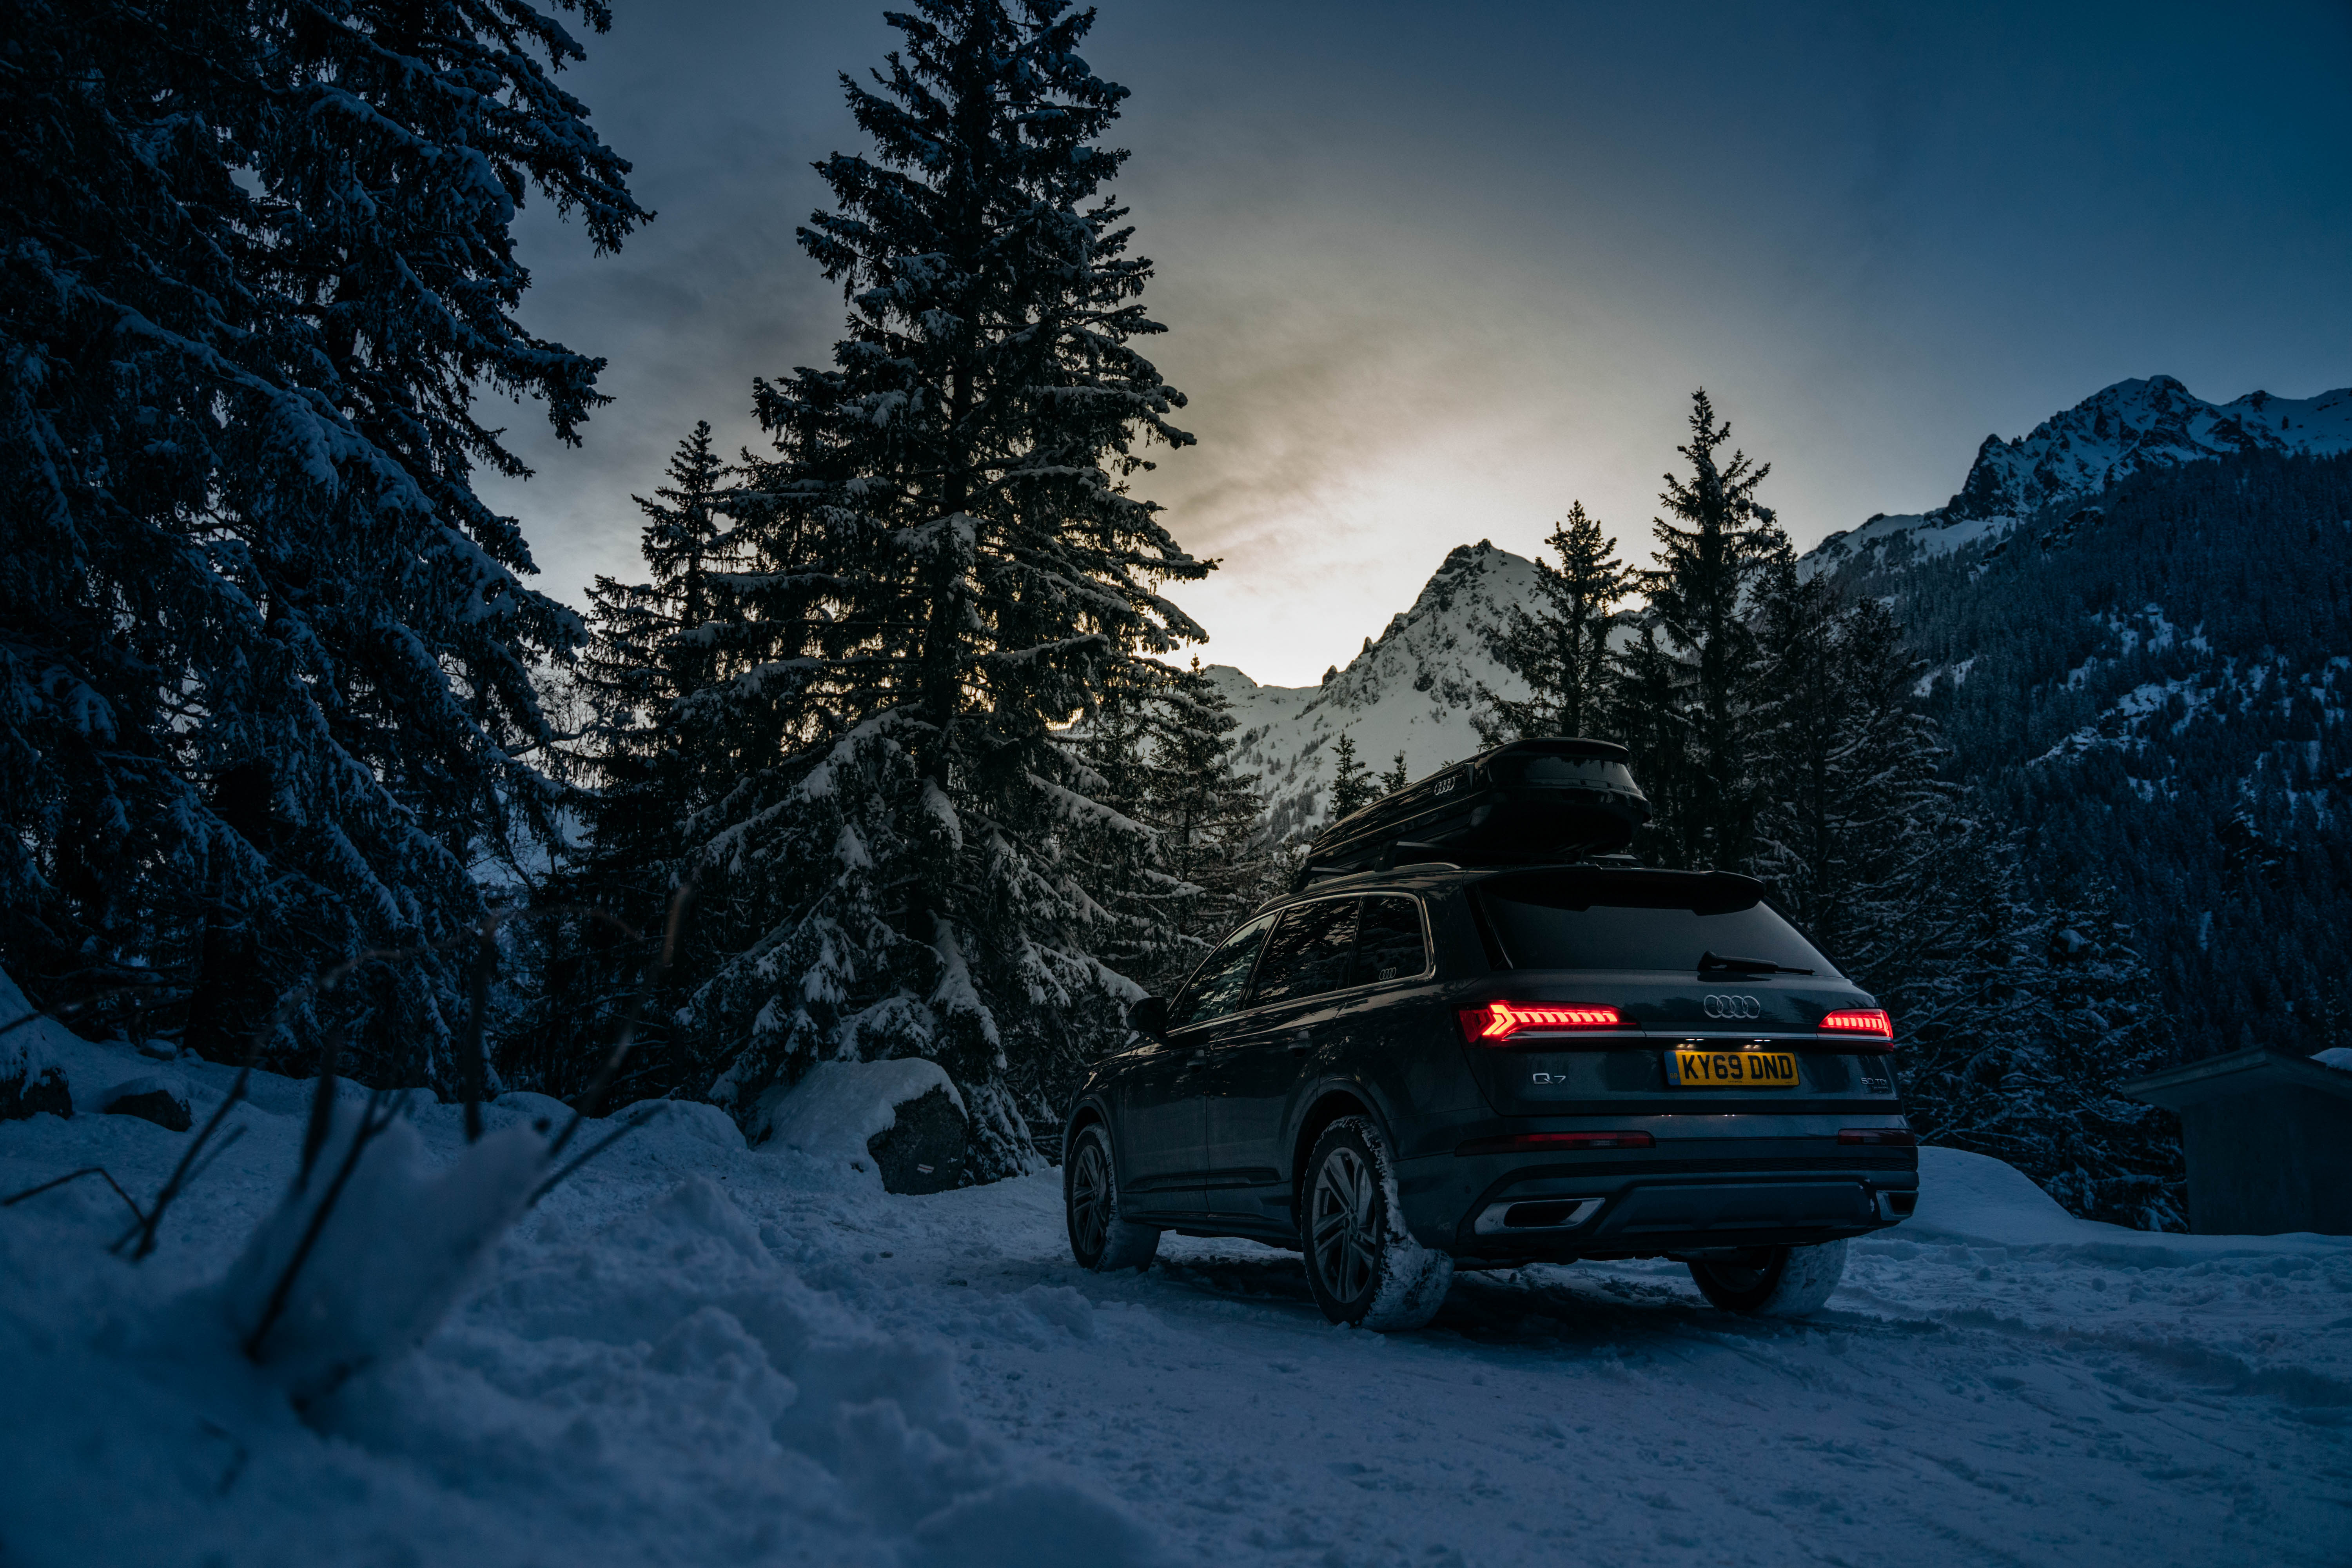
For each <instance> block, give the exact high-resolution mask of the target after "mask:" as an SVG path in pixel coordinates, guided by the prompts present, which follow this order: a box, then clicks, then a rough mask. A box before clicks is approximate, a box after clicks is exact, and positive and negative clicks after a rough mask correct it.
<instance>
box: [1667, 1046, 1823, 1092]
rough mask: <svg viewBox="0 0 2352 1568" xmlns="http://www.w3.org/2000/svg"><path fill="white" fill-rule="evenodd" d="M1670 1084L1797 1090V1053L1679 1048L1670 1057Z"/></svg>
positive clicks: (1671, 1052) (1668, 1075)
mask: <svg viewBox="0 0 2352 1568" xmlns="http://www.w3.org/2000/svg"><path fill="white" fill-rule="evenodd" d="M1666 1081H1667V1082H1668V1083H1670V1084H1672V1085H1674V1086H1675V1088H1676V1089H1794V1088H1796V1087H1797V1056H1796V1053H1795V1052H1794V1051H1700V1050H1692V1049H1689V1048H1688V1047H1682V1046H1677V1047H1675V1048H1674V1049H1673V1050H1670V1051H1668V1052H1667V1053H1666Z"/></svg>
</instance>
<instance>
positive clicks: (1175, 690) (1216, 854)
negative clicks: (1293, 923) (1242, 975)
mask: <svg viewBox="0 0 2352 1568" xmlns="http://www.w3.org/2000/svg"><path fill="white" fill-rule="evenodd" d="M1162 709H1163V714H1164V717H1163V718H1162V720H1161V722H1160V726H1159V728H1158V729H1157V730H1156V731H1155V732H1154V735H1153V738H1152V740H1153V744H1152V756H1153V762H1154V766H1153V768H1152V784H1151V789H1150V799H1149V802H1148V804H1147V806H1146V811H1145V815H1146V817H1147V819H1148V820H1149V821H1150V825H1151V826H1152V827H1153V828H1154V830H1156V831H1157V832H1158V833H1159V835H1160V848H1161V856H1162V860H1163V863H1164V865H1165V866H1166V868H1167V870H1168V873H1169V874H1170V875H1171V876H1173V877H1174V878H1176V879H1178V880H1179V881H1180V882H1181V884H1182V885H1183V886H1184V887H1186V888H1188V889H1192V893H1191V895H1190V897H1189V898H1188V899H1187V900H1186V902H1185V903H1184V904H1183V906H1182V908H1181V912H1180V913H1179V915H1178V917H1177V923H1176V926H1175V928H1174V931H1173V935H1174V936H1175V938H1176V941H1175V942H1174V943H1172V944H1171V947H1170V949H1169V951H1167V952H1165V953H1164V954H1163V955H1162V956H1161V958H1160V962H1159V963H1157V964H1156V965H1155V966H1154V967H1153V968H1152V969H1151V970H1150V971H1149V972H1147V973H1140V974H1137V975H1136V976H1135V978H1136V979H1138V980H1140V981H1143V982H1145V983H1146V984H1148V985H1150V987H1151V988H1152V989H1155V990H1160V991H1163V992H1164V991H1167V990H1171V989H1172V988H1173V986H1174V984H1176V983H1177V982H1179V981H1181V979H1182V978H1183V977H1184V976H1185V975H1186V974H1187V973H1191V971H1192V965H1193V964H1194V963H1198V962H1199V961H1200V960H1201V959H1202V957H1204V956H1205V955H1206V954H1207V952H1208V950H1209V948H1210V947H1211V946H1213V944H1214V943H1215V942H1216V940H1217V939H1218V938H1219V937H1221V936H1223V934H1224V933H1225V932H1226V931H1229V930H1230V929H1232V928H1233V927H1234V925H1235V924H1237V923H1239V921H1241V920H1242V918H1243V917H1244V916H1245V915H1247V914H1248V913H1249V912H1250V911H1251V910H1254V909H1255V908H1256V907H1257V906H1258V905H1259V904H1260V903H1262V902H1264V901H1265V900H1266V899H1268V898H1270V897H1271V896H1273V894H1274V893H1275V892H1276V890H1277V888H1278V885H1279V882H1280V879H1281V873H1280V871H1279V870H1278V869H1277V868H1276V865H1275V864H1274V860H1273V856H1272V853H1271V846H1269V845H1268V844H1267V842H1266V840H1265V830H1264V827H1263V824H1262V818H1263V816H1264V815H1265V797H1264V796H1263V795H1261V794H1260V793H1259V791H1258V787H1257V786H1258V775H1257V774H1255V773H1243V772H1241V771H1240V769H1239V768H1238V767H1237V766H1236V765H1235V763H1234V734H1233V731H1234V727H1235V721H1234V716H1233V705H1232V703H1230V702H1228V701H1227V700H1225V698H1224V695H1223V693H1222V692H1220V691H1218V690H1217V689H1216V687H1215V685H1214V684H1213V683H1212V682H1211V680H1210V679H1209V678H1208V676H1207V675H1206V674H1205V673H1204V672H1203V671H1202V668H1201V661H1200V660H1199V659H1197V658H1196V659H1194V660H1193V661H1192V668H1190V669H1189V670H1187V671H1185V672H1183V673H1182V674H1181V675H1180V676H1179V677H1178V678H1177V679H1176V680H1175V681H1174V682H1172V683H1171V688H1170V689H1169V691H1168V693H1167V694H1166V696H1165V698H1164V699H1163V702H1162Z"/></svg>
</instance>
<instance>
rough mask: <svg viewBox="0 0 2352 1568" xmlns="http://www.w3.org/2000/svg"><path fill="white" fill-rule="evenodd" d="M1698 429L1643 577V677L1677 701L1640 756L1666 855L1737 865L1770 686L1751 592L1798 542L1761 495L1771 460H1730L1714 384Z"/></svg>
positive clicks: (1638, 766)
mask: <svg viewBox="0 0 2352 1568" xmlns="http://www.w3.org/2000/svg"><path fill="white" fill-rule="evenodd" d="M1690 433H1691V434H1690V441H1689V443H1688V444H1687V445H1685V446H1681V447H1675V450H1676V451H1677V452H1679V453H1681V454H1682V456H1683V457H1684V458H1685V459H1687V460H1688V461H1689V463H1690V465H1691V469H1692V472H1691V475H1690V477H1689V478H1688V479H1684V478H1682V477H1680V476H1678V475H1675V474H1671V473H1670V474H1668V475H1666V476H1665V482H1666V488H1665V489H1664V491H1663V492H1662V493H1661V494H1660V496H1659V499H1660V500H1663V501H1664V503H1665V507H1666V510H1667V512H1668V514H1669V518H1671V520H1672V521H1669V518H1660V519H1658V520H1656V521H1655V522H1654V533H1655V535H1656V538H1657V542H1658V561H1659V564H1658V565H1657V566H1656V567H1654V568H1649V569H1644V570H1643V571H1640V572H1638V573H1636V574H1635V576H1636V579H1637V580H1638V582H1639V584H1640V586H1641V588H1642V590H1643V595H1645V597H1646V600H1647V603H1646V605H1645V608H1644V610H1643V625H1644V627H1645V629H1646V630H1647V631H1648V632H1649V633H1651V634H1652V636H1651V637H1647V638H1645V639H1644V641H1643V644H1642V645H1641V648H1642V651H1641V653H1640V654H1638V655H1637V656H1636V658H1637V661H1643V660H1645V661H1646V662H1643V663H1642V664H1641V668H1640V669H1639V670H1638V672H1637V674H1636V677H1635V680H1636V684H1637V685H1639V686H1641V687H1643V688H1646V689H1654V690H1652V692H1651V695H1653V696H1654V697H1656V698H1660V699H1664V700H1667V701H1668V702H1669V703H1670V705H1671V706H1670V708H1669V709H1668V710H1667V711H1666V712H1664V713H1660V714H1657V715H1655V716H1654V717H1649V718H1642V717H1640V716H1635V720H1636V722H1637V724H1638V725H1639V727H1640V729H1641V731H1643V732H1645V737H1646V738H1645V745H1646V746H1647V747H1648V748H1650V749H1648V750H1646V751H1643V752H1636V753H1635V757H1634V763H1635V772H1636V774H1637V776H1639V777H1641V778H1642V779H1643V781H1644V785H1645V789H1646V786H1647V784H1648V783H1649V781H1651V780H1656V781H1657V783H1658V785H1659V789H1658V792H1657V793H1656V794H1655V795H1653V799H1652V805H1653V806H1654V808H1656V815H1655V816H1654V818H1653V819H1652V822H1651V825H1650V829H1649V839H1650V842H1651V844H1652V845H1653V847H1654V851H1655V853H1656V855H1657V857H1658V858H1660V859H1661V860H1663V861H1664V863H1665V864H1668V865H1673V866H1690V867H1703V866H1717V867H1722V868H1726V869H1732V868H1738V867H1740V866H1743V865H1745V864H1746V863H1747V860H1748V855H1749V854H1750V853H1751V851H1752V849H1753V847H1754V844H1755V816H1756V808H1757V794H1756V781H1755V778H1754V776H1753V771H1752V765H1751V759H1750V757H1749V755H1748V721H1749V718H1750V715H1751V713H1752V711H1753V710H1754V708H1755V706H1756V703H1757V701H1758V700H1759V689H1758V685H1757V658H1756V632H1755V628H1754V627H1753V626H1751V625H1750V622H1749V611H1750V609H1751V605H1750V603H1749V598H1750V595H1751V594H1752V592H1753V589H1754V588H1755V585H1756V584H1757V580H1758V578H1759V574H1761V573H1762V572H1763V570H1764V568H1765V567H1766V565H1767V564H1768V563H1769V562H1770V561H1771V560H1772V559H1773V558H1774V557H1776V556H1778V555H1781V554H1784V553H1786V552H1787V551H1788V548H1789V542H1788V539H1787V537H1786V536H1785V535H1783V534H1782V533H1781V531H1780V529H1779V527H1778V526H1776V525H1775V523H1774V522H1773V517H1772V511H1771V510H1770V509H1769V508H1768V507H1766V506H1764V505H1762V504H1761V503H1760V502H1759V501H1758V500H1756V489H1757V487H1758V486H1759V485H1760V484H1762V483H1763V482H1764V479H1765V477H1766V476H1767V475H1768V474H1769V473H1770V472H1771V471H1772V470H1771V465H1770V464H1769V463H1768V464H1765V465H1763V466H1761V467H1759V466H1757V465H1755V464H1754V463H1752V462H1751V461H1750V460H1749V459H1748V456H1747V454H1746V453H1744V452H1740V451H1737V450H1735V451H1734V452H1733V453H1732V454H1731V458H1730V460H1729V461H1728V462H1725V461H1721V460H1719V458H1718V457H1717V454H1718V453H1719V452H1720V450H1721V448H1722V447H1724V446H1725V444H1726V443H1727V442H1728V441H1729V440H1730V439H1731V426H1729V425H1728V424H1725V425H1721V426H1718V425H1717V424H1716V422H1715V405H1714V404H1713V403H1711V402H1710V401H1709V400H1708V398H1707V395H1706V391H1705V390H1704V389H1702V390H1700V391H1698V392H1696V393H1694V394H1692V395H1691V412H1690ZM1661 655H1663V656H1664V659H1665V660H1666V661H1670V662H1662V661H1661V659H1660V658H1659V656H1661ZM1622 711H1623V709H1622V705H1621V712H1622ZM1669 717H1671V719H1672V720H1673V722H1669V721H1668V719H1669Z"/></svg>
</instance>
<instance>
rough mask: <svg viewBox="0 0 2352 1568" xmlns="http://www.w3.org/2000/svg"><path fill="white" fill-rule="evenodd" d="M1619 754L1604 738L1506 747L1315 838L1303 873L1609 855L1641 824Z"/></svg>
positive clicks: (1636, 794)
mask: <svg viewBox="0 0 2352 1568" xmlns="http://www.w3.org/2000/svg"><path fill="white" fill-rule="evenodd" d="M1626 759H1627V753H1626V751H1625V748H1624V747H1622V746H1620V745H1616V744H1613V743H1612V742H1608V741H1583V740H1576V741H1570V740H1545V741H1515V742H1512V743H1511V744H1509V745H1507V746H1497V747H1496V748H1495V750H1493V751H1491V752H1481V753H1479V754H1478V755H1477V756H1475V757H1473V758H1471V759H1470V760H1469V761H1468V762H1466V763H1454V765H1452V766H1451V767H1448V768H1444V769H1442V770H1440V771H1439V772H1437V773H1433V774H1432V775H1430V776H1429V777H1428V778H1425V779H1423V780H1422V781H1421V782H1420V783H1419V784H1413V785H1411V786H1410V787H1408V788H1405V789H1401V790H1398V791H1397V792H1396V793H1395V794H1393V795H1383V796H1381V798H1380V799H1379V800H1376V801H1374V802H1372V804H1371V805H1368V806H1365V807H1364V808H1363V809H1362V810H1360V811H1357V812H1353V813H1351V814H1349V816H1344V817H1341V818H1340V819H1339V821H1337V822H1335V823H1333V824H1331V826H1328V827H1327V828H1325V829H1324V830H1323V831H1322V832H1321V833H1320V834H1318V835H1317V836H1316V839H1315V844H1314V847H1313V848H1312V849H1311V850H1310V851H1309V852H1308V856H1307V868H1308V870H1309V871H1310V872H1313V871H1333V870H1346V871H1359V870H1371V869H1379V868H1387V867H1391V866H1394V865H1396V864H1398V863H1399V862H1400V861H1405V860H1451V861H1454V863H1455V864H1457V865H1463V866H1519V865H1528V864H1534V863H1540V862H1544V861H1557V860H1575V859H1582V858H1587V857H1590V856H1594V855H1613V854H1616V853H1617V852H1619V851H1620V850H1622V849H1623V848H1624V847H1626V846H1627V845H1628V844H1631V843H1632V842H1633V830H1634V829H1635V828H1637V827H1639V826H1642V824H1643V823H1644V822H1647V821H1649V820H1650V802H1649V799H1648V797H1647V796H1645V795H1643V794H1642V786H1641V785H1639V784H1635V783H1634V782H1633V772H1632V770H1631V769H1629V768H1628V767H1627V766H1626V765H1625V764H1626Z"/></svg>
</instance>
